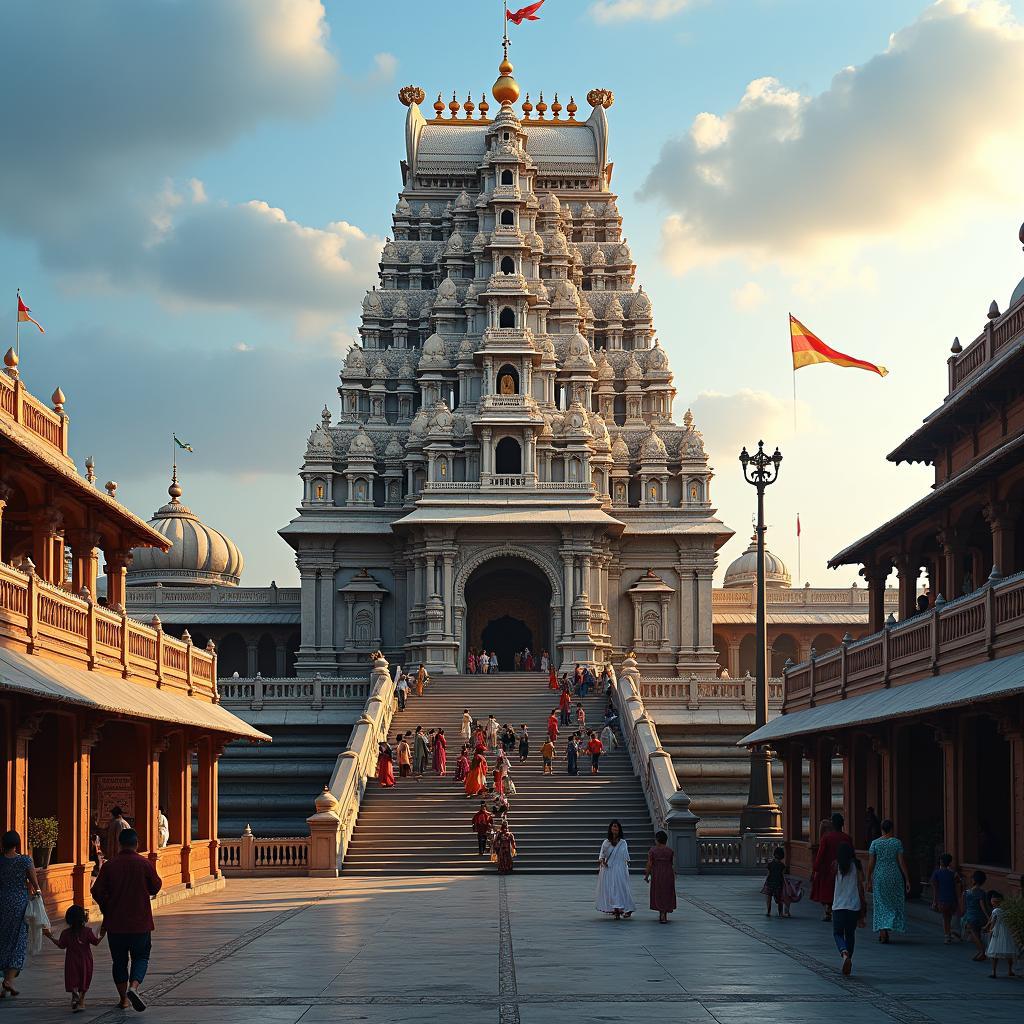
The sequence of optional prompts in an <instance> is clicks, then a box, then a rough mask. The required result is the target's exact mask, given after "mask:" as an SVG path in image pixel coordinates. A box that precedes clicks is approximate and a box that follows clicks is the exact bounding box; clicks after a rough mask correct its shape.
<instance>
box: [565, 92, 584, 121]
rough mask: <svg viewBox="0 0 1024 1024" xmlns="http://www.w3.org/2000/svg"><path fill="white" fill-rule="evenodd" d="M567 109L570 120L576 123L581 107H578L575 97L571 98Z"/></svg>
mask: <svg viewBox="0 0 1024 1024" xmlns="http://www.w3.org/2000/svg"><path fill="white" fill-rule="evenodd" d="M565 109H566V110H567V111H568V113H569V120H570V121H575V120H576V111H577V110H579V109H580V108H579V107H577V106H576V99H575V97H573V96H570V97H569V106H567V107H566V108H565Z"/></svg>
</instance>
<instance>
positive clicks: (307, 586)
mask: <svg viewBox="0 0 1024 1024" xmlns="http://www.w3.org/2000/svg"><path fill="white" fill-rule="evenodd" d="M316 598H317V594H316V569H314V568H313V567H312V566H311V565H308V564H305V563H304V562H303V559H302V556H301V554H300V556H299V604H300V609H301V610H300V615H301V620H300V621H301V624H302V625H301V637H300V641H299V647H300V649H301V651H302V652H303V653H306V652H310V653H312V651H313V650H314V649H315V648H316Z"/></svg>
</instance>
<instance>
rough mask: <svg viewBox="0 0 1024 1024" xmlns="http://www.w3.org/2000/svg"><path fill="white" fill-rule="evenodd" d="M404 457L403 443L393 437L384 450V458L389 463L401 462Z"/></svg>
mask: <svg viewBox="0 0 1024 1024" xmlns="http://www.w3.org/2000/svg"><path fill="white" fill-rule="evenodd" d="M403 455H405V449H404V448H403V447H402V442H401V441H399V440H398V438H397V437H392V438H391V440H390V441H388V446H387V447H386V448H385V449H384V458H385V459H387V461H388V462H399V461H401V459H402V456H403Z"/></svg>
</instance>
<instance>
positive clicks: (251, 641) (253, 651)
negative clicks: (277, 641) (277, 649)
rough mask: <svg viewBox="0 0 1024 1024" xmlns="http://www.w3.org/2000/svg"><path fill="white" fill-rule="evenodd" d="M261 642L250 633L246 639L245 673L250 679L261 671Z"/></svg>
mask: <svg viewBox="0 0 1024 1024" xmlns="http://www.w3.org/2000/svg"><path fill="white" fill-rule="evenodd" d="M259 653H260V652H259V641H258V640H257V639H256V637H255V635H253V634H252V633H249V634H247V635H246V637H245V671H246V674H247V675H249V676H250V677H252V676H254V675H256V673H257V671H259Z"/></svg>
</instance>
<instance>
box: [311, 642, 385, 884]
mask: <svg viewBox="0 0 1024 1024" xmlns="http://www.w3.org/2000/svg"><path fill="white" fill-rule="evenodd" d="M369 685H370V696H369V698H368V700H367V701H366V707H365V708H364V709H363V713H362V715H360V717H359V720H358V721H357V722H356V724H355V726H354V727H353V729H352V734H351V736H350V738H349V742H348V747H347V748H346V749H345V750H343V751H342V752H341V753H340V754H339V755H338V759H337V761H336V762H335V765H334V773H333V774H332V776H331V781H330V783H329V784H328V785H327V786H325V787H324V791H323V792H322V793H321V794H320V795H319V796H318V797H317V799H316V813H315V814H313V815H312V816H311V817H309V818H307V819H306V821H307V823H308V825H309V836H310V858H309V874H310V876H311V877H314V878H316V877H320V878H323V877H330V876H335V875H337V874H338V871H339V870H340V869H341V867H342V865H343V864H344V862H345V854H346V852H347V850H348V844H349V841H350V840H351V838H352V832H353V830H354V829H355V826H356V818H357V817H358V816H359V806H360V804H361V803H362V799H363V794H364V793H365V792H366V784H367V780H368V779H370V778H372V777H373V775H374V774H375V772H376V768H377V749H378V747H377V745H378V743H380V742H381V740H384V739H386V738H387V734H388V729H389V728H390V726H391V718H392V716H393V715H394V713H395V707H396V701H395V684H394V680H393V679H392V678H391V673H390V671H389V669H388V663H387V660H386V659H385V658H384V657H383V656H380V652H378V657H376V658H375V659H374V662H373V671H372V673H371V675H370V684H369Z"/></svg>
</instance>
